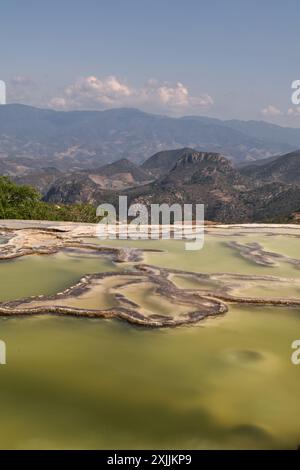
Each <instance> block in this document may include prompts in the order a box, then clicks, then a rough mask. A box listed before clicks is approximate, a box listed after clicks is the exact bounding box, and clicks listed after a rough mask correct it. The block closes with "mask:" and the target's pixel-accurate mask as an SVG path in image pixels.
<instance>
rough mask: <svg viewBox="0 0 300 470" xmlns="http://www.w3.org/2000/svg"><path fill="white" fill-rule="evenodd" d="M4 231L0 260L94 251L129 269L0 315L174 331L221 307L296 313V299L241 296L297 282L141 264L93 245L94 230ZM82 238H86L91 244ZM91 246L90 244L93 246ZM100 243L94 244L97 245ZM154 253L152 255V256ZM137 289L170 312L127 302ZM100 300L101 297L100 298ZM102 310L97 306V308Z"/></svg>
mask: <svg viewBox="0 0 300 470" xmlns="http://www.w3.org/2000/svg"><path fill="white" fill-rule="evenodd" d="M7 225H8V226H6V227H3V228H2V232H0V236H3V237H4V241H3V243H2V244H0V259H2V260H9V259H12V258H16V257H20V256H26V255H32V254H51V253H55V252H57V251H59V250H63V249H66V248H73V249H78V250H94V252H98V253H99V255H100V256H109V257H111V258H112V260H113V261H114V262H117V263H129V264H128V265H127V266H128V267H127V269H124V270H123V271H121V272H117V273H115V272H108V273H97V274H92V275H86V276H84V277H83V278H82V279H81V280H80V281H79V282H78V283H77V284H76V285H74V286H72V287H70V288H68V289H66V290H65V291H63V292H61V293H58V294H56V295H54V296H43V295H41V296H36V297H29V298H25V299H18V300H14V301H9V302H2V303H0V315H2V316H12V315H15V316H19V315H33V314H34V315H36V314H55V315H66V316H67V315H73V316H80V317H88V318H119V319H123V320H126V321H128V322H131V323H134V324H137V325H141V326H148V327H174V326H182V325H188V324H193V323H196V322H199V321H200V320H203V319H205V318H207V317H210V316H217V315H221V314H224V313H226V312H227V310H228V306H227V304H226V303H225V302H227V303H231V302H235V303H248V304H264V305H277V306H278V305H284V306H289V307H293V306H295V307H299V306H300V299H297V298H266V297H264V298H261V297H259V298H257V297H251V296H244V295H242V294H241V293H242V292H243V290H244V289H246V288H248V287H255V286H257V285H258V286H260V287H263V286H267V287H270V286H271V287H272V286H275V288H276V287H279V288H281V287H282V286H286V285H288V286H290V285H291V284H293V285H294V287H296V288H298V287H299V290H300V280H298V279H293V280H291V279H285V278H281V277H275V276H253V275H251V276H250V275H240V274H227V273H215V274H203V273H193V272H188V271H182V270H178V269H166V268H159V267H157V266H151V265H147V264H141V261H142V260H143V251H145V250H137V249H131V248H114V247H105V246H102V245H101V244H99V241H98V240H96V239H94V238H93V237H95V226H91V225H85V224H58V225H51V224H49V225H46V224H45V223H44V224H39V225H42V226H36V227H34V226H32V224H31V225H30V226H27V227H26V226H25V227H24V223H23V224H22V223H20V225H18V223H17V222H15V223H12V224H11V226H10V225H9V224H7ZM83 237H84V238H87V237H90V238H91V240H92V241H91V242H86V241H84V240H83ZM93 240H94V242H93ZM97 242H98V243H97ZM104 243H105V242H104ZM229 245H230V246H231V247H232V248H235V249H237V250H238V252H239V253H240V254H241V256H244V257H246V258H247V259H249V260H251V261H253V262H255V263H259V264H262V265H271V264H273V262H274V259H279V258H280V260H282V259H284V260H285V261H287V260H288V261H289V262H292V263H293V264H297V265H298V263H296V262H297V261H298V260H294V259H292V258H287V257H284V256H283V255H277V254H276V253H271V252H265V251H264V250H263V248H262V247H261V246H260V245H259V244H258V243H251V244H248V245H247V244H245V245H241V244H239V243H236V242H230V243H229ZM151 251H152V250H151ZM176 276H177V277H178V276H181V277H183V278H184V279H186V280H193V281H194V282H196V283H199V285H196V286H194V287H193V288H180V287H179V286H178V285H177V283H176V279H175V278H176ZM131 286H133V287H135V286H136V291H139V290H141V289H143V288H145V286H147V288H148V289H150V290H151V292H152V293H153V295H154V296H155V298H156V299H158V300H163V301H165V300H167V301H168V303H169V305H171V310H170V312H168V313H167V314H163V313H161V312H155V311H149V310H147V308H146V307H145V306H144V305H143V302H138V301H136V300H133V299H132V298H130V295H129V290H128V289H130V287H131ZM107 293H109V298H110V304H109V305H104V304H105V302H104V303H103V304H101V302H100V300H99V299H101V298H104V296H105V295H106V294H107ZM101 296H102V297H101ZM87 298H88V299H91V298H94V299H95V304H94V305H92V307H91V306H87V305H88V304H86V303H85V302H86V299H87ZM99 304H101V305H99Z"/></svg>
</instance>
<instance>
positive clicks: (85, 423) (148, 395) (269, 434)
mask: <svg viewBox="0 0 300 470" xmlns="http://www.w3.org/2000/svg"><path fill="white" fill-rule="evenodd" d="M0 330H1V338H2V339H4V340H5V341H6V344H7V365H6V366H1V368H0V414H1V429H0V447H1V448H14V449H15V448H22V449H24V448H25V449H27V448H110V449H112V448H118V449H126V448H195V449H198V448H199V449H201V448H209V449H213V448H295V447H296V446H297V445H298V444H299V442H300V424H299V407H300V405H299V400H298V396H299V390H300V370H299V369H298V368H297V366H294V365H292V364H291V362H290V354H291V349H290V345H291V342H292V341H293V340H294V339H295V335H296V336H297V332H299V334H300V312H299V311H293V312H288V311H286V310H284V309H281V310H280V309H267V308H264V309H263V308H256V309H245V308H243V309H237V308H232V309H231V311H230V313H229V314H228V315H227V316H224V317H222V318H219V319H213V320H209V321H206V322H205V323H203V324H202V325H201V326H200V325H199V326H197V327H192V328H182V329H175V330H162V331H159V330H144V329H138V328H133V327H131V326H128V325H126V324H124V323H121V322H119V321H115V320H110V321H108V320H85V319H71V318H68V319H65V318H54V317H36V318H35V317H34V318H22V319H20V318H18V319H10V320H3V319H2V320H0ZM298 336H299V335H298Z"/></svg>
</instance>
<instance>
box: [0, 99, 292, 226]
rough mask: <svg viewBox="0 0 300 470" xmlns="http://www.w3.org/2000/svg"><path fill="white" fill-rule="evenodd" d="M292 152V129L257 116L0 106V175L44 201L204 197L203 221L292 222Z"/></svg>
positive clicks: (168, 200)
mask: <svg viewBox="0 0 300 470" xmlns="http://www.w3.org/2000/svg"><path fill="white" fill-rule="evenodd" d="M170 148H171V150H170ZM297 148H300V129H291V128H283V127H280V126H275V125H273V124H269V123H265V122H263V121H260V122H259V121H247V122H246V121H237V120H231V121H221V120H218V119H212V118H206V117H195V116H190V117H189V116H188V117H183V118H170V117H166V116H158V115H152V114H147V113H144V112H141V111H138V110H135V109H113V110H108V111H101V112H99V111H93V112H92V111H77V112H58V111H53V110H50V109H37V108H32V107H28V106H23V105H6V106H0V174H2V175H9V176H10V178H11V179H13V180H14V181H15V182H16V183H18V184H29V185H32V186H34V187H36V188H37V189H38V190H39V191H40V192H41V193H42V195H43V198H44V200H45V201H47V202H52V203H67V204H68V203H92V204H94V205H98V204H100V203H103V202H113V203H117V197H118V195H120V194H123V195H127V196H128V198H129V202H130V203H132V202H141V203H144V204H146V205H149V204H151V203H160V204H161V203H169V204H173V203H178V202H179V203H192V204H196V203H203V204H205V210H206V214H205V217H206V219H207V220H211V221H218V222H228V223H232V222H253V221H257V222H261V221H274V222H275V221H276V222H280V221H293V220H295V217H296V215H295V214H297V213H298V212H299V210H300V151H299V150H297ZM263 157H264V158H263Z"/></svg>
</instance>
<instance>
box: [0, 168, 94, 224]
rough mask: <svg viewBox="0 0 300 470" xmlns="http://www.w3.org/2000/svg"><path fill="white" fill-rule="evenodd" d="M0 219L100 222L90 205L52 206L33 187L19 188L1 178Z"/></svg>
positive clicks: (3, 177) (6, 179) (5, 178)
mask: <svg viewBox="0 0 300 470" xmlns="http://www.w3.org/2000/svg"><path fill="white" fill-rule="evenodd" d="M0 219H31V220H62V221H72V222H89V223H95V222H98V220H99V218H98V217H96V210H95V207H94V206H92V205H90V204H72V205H71V204H70V205H68V204H59V205H58V204H50V203H47V202H44V201H42V200H41V195H40V194H39V192H38V191H37V190H36V189H34V188H33V187H31V186H25V185H24V186H18V185H16V184H14V183H13V182H12V181H10V179H9V178H7V177H6V176H0Z"/></svg>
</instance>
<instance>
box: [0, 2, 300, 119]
mask: <svg viewBox="0 0 300 470" xmlns="http://www.w3.org/2000/svg"><path fill="white" fill-rule="evenodd" d="M299 15H300V3H299V2H298V1H296V0H286V1H284V2H283V1H277V0H273V1H271V0H261V1H246V0H227V1H221V0H210V1H206V0H205V1H201V0H198V1H196V0H186V1H177V0H160V1H158V0H151V1H147V0H139V1H136V0H126V1H125V0H123V1H121V0H110V1H106V0H104V1H102V0H97V1H96V0H84V1H78V0H60V1H57V0H52V1H51V2H50V1H37V0H26V1H24V0H6V1H3V2H1V29H0V43H1V52H2V53H1V67H0V79H3V80H5V81H6V83H7V91H8V100H9V101H10V102H13V101H17V102H23V103H27V104H34V105H39V106H52V107H55V108H58V109H105V108H108V107H117V106H135V107H138V108H141V109H144V110H146V111H150V112H161V113H164V114H170V115H183V114H199V115H209V116H215V117H220V118H225V119H230V118H241V119H265V120H271V121H273V122H278V123H281V124H284V125H295V126H298V125H300V109H299V110H298V109H297V107H295V106H294V105H293V104H292V103H291V98H290V97H291V82H292V81H293V80H296V79H300V60H299V39H300V28H299Z"/></svg>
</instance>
